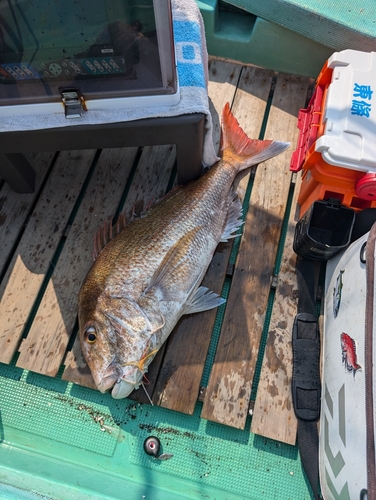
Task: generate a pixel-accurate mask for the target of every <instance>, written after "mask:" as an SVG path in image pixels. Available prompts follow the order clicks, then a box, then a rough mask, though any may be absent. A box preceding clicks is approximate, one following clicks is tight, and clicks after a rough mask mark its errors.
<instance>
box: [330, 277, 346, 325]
mask: <svg viewBox="0 0 376 500" xmlns="http://www.w3.org/2000/svg"><path fill="white" fill-rule="evenodd" d="M344 272H345V270H344V269H343V270H341V271H340V272H339V275H338V276H337V279H336V284H335V287H334V289H333V314H334V317H335V318H336V317H337V316H338V312H339V308H340V306H341V298H342V288H343V280H342V275H343V273H344Z"/></svg>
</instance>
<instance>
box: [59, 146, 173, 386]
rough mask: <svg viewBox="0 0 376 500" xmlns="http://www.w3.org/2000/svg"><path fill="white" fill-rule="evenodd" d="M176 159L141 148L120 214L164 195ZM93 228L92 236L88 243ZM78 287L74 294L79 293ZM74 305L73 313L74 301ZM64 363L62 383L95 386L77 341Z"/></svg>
mask: <svg viewBox="0 0 376 500" xmlns="http://www.w3.org/2000/svg"><path fill="white" fill-rule="evenodd" d="M175 159H176V151H175V148H174V147H172V146H153V147H146V148H144V150H143V153H142V155H141V158H140V161H139V164H138V167H137V169H136V172H135V174H134V177H133V179H132V185H131V189H130V191H129V194H128V196H127V199H126V201H125V206H124V209H123V212H125V213H126V214H127V215H129V214H131V213H132V212H133V211H137V212H140V211H141V210H142V209H143V208H144V206H145V205H146V204H147V203H148V202H149V201H150V199H153V198H155V199H158V198H160V197H161V196H162V195H163V194H164V193H165V192H166V188H167V185H168V181H169V178H170V176H171V171H172V167H173V165H174V163H175ZM104 193H106V189H105V190H104ZM83 215H84V216H85V217H87V216H89V217H91V215H90V214H89V212H88V210H87V209H86V208H85V209H83ZM96 229H98V227H97V228H96ZM96 229H95V230H94V231H92V233H91V241H92V239H93V236H94V233H95V232H96ZM89 267H90V266H88V267H87V269H86V272H87V271H88V269H89ZM86 272H85V274H86ZM85 274H84V275H83V276H82V277H81V279H80V280H79V286H80V285H81V282H82V280H83V279H84V276H85ZM79 286H78V288H77V291H76V294H78V291H79ZM75 304H76V310H75V312H76V311H77V300H76V302H75ZM64 364H65V370H64V373H63V379H64V380H68V381H69V382H75V383H77V384H80V385H85V386H87V387H94V382H93V380H92V377H91V374H90V371H89V370H88V368H87V366H86V363H85V361H84V359H83V356H82V353H81V349H80V343H79V339H78V338H77V339H76V341H75V342H74V346H73V348H72V351H70V352H69V353H68V354H67V357H66V360H65V362H64Z"/></svg>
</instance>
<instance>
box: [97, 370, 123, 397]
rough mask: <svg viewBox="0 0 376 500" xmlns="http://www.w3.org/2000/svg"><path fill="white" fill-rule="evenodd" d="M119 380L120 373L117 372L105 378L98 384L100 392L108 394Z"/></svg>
mask: <svg viewBox="0 0 376 500" xmlns="http://www.w3.org/2000/svg"><path fill="white" fill-rule="evenodd" d="M118 380H119V373H117V372H115V373H112V374H110V375H107V376H106V377H103V378H102V379H101V380H100V381H99V383H98V384H97V388H98V390H100V391H101V392H102V393H105V392H108V391H109V390H110V389H112V387H114V385H115V384H116V383H117V382H118Z"/></svg>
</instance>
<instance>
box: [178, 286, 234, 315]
mask: <svg viewBox="0 0 376 500" xmlns="http://www.w3.org/2000/svg"><path fill="white" fill-rule="evenodd" d="M225 302H226V299H223V298H222V297H220V296H219V295H217V294H216V293H214V292H212V291H211V290H209V289H208V288H206V287H205V286H200V287H199V288H197V289H196V290H195V291H194V292H193V293H192V294H191V296H190V297H188V300H187V302H186V303H185V306H184V314H193V313H197V312H201V311H207V310H209V309H214V308H215V307H218V306H220V305H222V304H224V303H225Z"/></svg>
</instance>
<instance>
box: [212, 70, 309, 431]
mask: <svg viewBox="0 0 376 500" xmlns="http://www.w3.org/2000/svg"><path fill="white" fill-rule="evenodd" d="M307 87H308V80H307V79H302V78H300V77H294V76H286V75H282V74H279V75H278V79H277V83H276V88H275V92H274V96H273V102H272V107H271V110H270V115H269V118H268V123H267V128H266V132H265V138H271V139H276V140H291V138H295V137H296V136H297V130H296V117H297V115H298V111H299V108H301V107H302V106H303V105H304V102H305V98H306V94H307ZM292 151H293V148H290V150H289V151H288V152H286V153H284V154H282V155H280V156H278V157H277V158H274V159H272V160H269V161H268V162H266V163H263V164H262V165H260V166H259V167H258V168H257V172H256V176H255V181H254V185H253V189H252V194H251V202H250V207H249V210H248V213H247V216H246V223H245V227H244V233H243V237H242V240H241V244H240V249H239V254H238V257H237V261H236V265H235V269H234V276H233V283H232V286H231V290H230V294H229V298H228V302H227V306H226V312H225V317H224V321H223V325H222V333H221V336H220V340H219V344H218V348H217V353H216V357H215V361H214V365H213V369H212V372H211V377H210V380H209V384H208V388H207V391H206V396H205V401H204V406H203V410H202V417H203V418H206V419H208V420H212V421H215V422H219V423H223V424H227V425H230V426H233V427H236V428H241V429H243V428H244V426H245V422H246V418H247V414H248V405H249V400H250V395H251V388H252V380H253V375H254V370H255V365H256V361H257V354H258V349H259V343H260V338H261V334H262V330H263V324H264V318H265V312H266V307H267V302H268V297H269V291H270V285H271V278H272V273H273V268H274V262H275V258H276V251H277V244H278V241H279V236H280V230H281V224H282V219H283V215H284V210H285V206H286V201H287V197H288V191H289V188H290V179H291V174H290V172H289V160H290V157H291V153H292Z"/></svg>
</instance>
